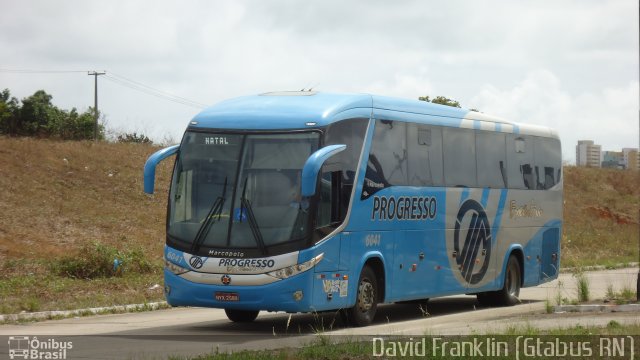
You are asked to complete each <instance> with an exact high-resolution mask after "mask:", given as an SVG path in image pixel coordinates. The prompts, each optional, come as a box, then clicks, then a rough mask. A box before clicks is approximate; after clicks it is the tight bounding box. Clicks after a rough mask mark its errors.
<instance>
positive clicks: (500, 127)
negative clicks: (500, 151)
mask: <svg viewBox="0 0 640 360" xmlns="http://www.w3.org/2000/svg"><path fill="white" fill-rule="evenodd" d="M496 131H502V124H501V123H496Z"/></svg>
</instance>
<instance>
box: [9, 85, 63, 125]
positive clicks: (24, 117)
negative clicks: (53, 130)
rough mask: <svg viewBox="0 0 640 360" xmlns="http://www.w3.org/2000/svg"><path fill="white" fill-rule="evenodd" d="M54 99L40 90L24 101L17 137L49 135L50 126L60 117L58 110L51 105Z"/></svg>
mask: <svg viewBox="0 0 640 360" xmlns="http://www.w3.org/2000/svg"><path fill="white" fill-rule="evenodd" d="M52 98H53V97H52V96H51V95H49V94H47V92H46V91H44V90H38V91H36V92H35V93H34V94H33V95H31V96H29V97H27V98H24V99H22V108H21V109H20V117H19V119H18V126H17V129H16V130H17V131H16V134H17V135H27V136H42V135H47V128H48V126H49V124H50V123H51V122H52V120H53V118H54V117H55V116H57V115H58V114H57V111H58V109H57V108H55V107H54V106H53V105H52V104H51V99H52Z"/></svg>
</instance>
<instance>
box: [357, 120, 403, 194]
mask: <svg viewBox="0 0 640 360" xmlns="http://www.w3.org/2000/svg"><path fill="white" fill-rule="evenodd" d="M406 131H407V126H406V124H405V123H404V122H401V121H392V120H377V121H376V125H375V133H374V134H373V140H372V144H371V151H370V153H369V159H368V162H367V172H366V174H365V179H364V184H363V186H362V196H361V199H366V198H368V197H369V196H371V195H373V194H374V193H376V192H378V191H380V190H382V189H384V188H386V187H389V186H393V185H407V184H408V177H407V159H408V151H407V132H406Z"/></svg>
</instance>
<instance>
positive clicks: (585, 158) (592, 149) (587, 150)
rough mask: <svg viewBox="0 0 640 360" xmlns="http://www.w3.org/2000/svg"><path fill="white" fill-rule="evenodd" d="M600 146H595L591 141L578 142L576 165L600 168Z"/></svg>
mask: <svg viewBox="0 0 640 360" xmlns="http://www.w3.org/2000/svg"><path fill="white" fill-rule="evenodd" d="M601 151H602V146H600V145H595V144H594V143H593V140H579V141H578V145H577V146H576V165H577V166H589V167H600V166H602V154H601Z"/></svg>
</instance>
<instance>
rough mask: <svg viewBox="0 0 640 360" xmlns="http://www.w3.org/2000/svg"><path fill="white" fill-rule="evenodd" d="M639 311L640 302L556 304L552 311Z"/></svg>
mask: <svg viewBox="0 0 640 360" xmlns="http://www.w3.org/2000/svg"><path fill="white" fill-rule="evenodd" d="M632 311H640V304H624V305H558V306H554V307H553V312H554V313H566V312H579V313H584V312H632Z"/></svg>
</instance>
